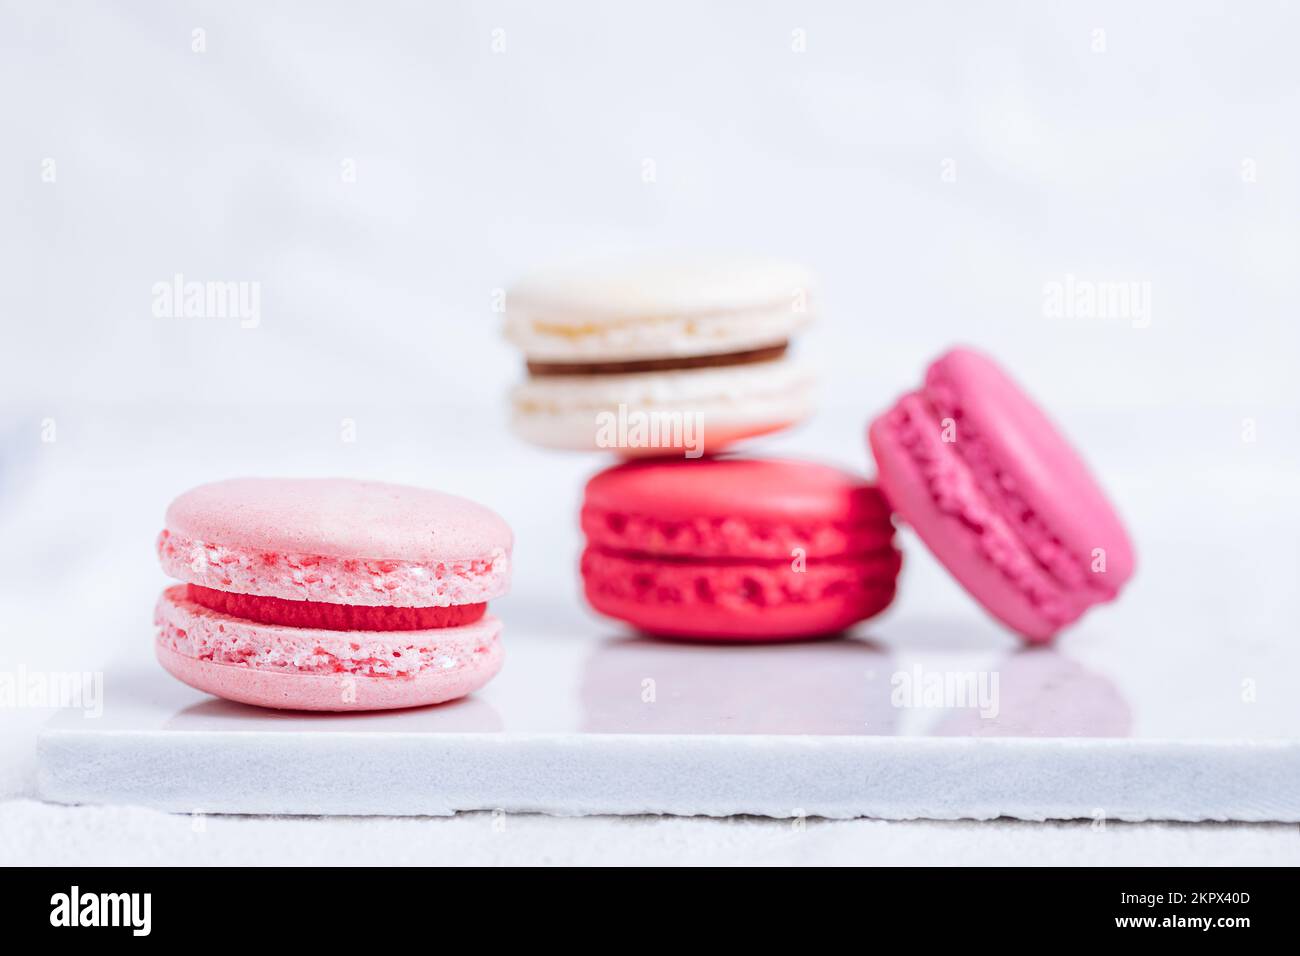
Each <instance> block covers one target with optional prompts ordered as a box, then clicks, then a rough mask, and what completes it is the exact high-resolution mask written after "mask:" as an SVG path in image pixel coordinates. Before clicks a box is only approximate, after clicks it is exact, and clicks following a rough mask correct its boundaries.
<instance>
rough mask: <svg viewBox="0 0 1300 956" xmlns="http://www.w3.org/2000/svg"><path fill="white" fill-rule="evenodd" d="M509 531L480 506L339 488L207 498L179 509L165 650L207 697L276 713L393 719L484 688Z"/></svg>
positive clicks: (173, 524)
mask: <svg viewBox="0 0 1300 956" xmlns="http://www.w3.org/2000/svg"><path fill="white" fill-rule="evenodd" d="M512 543H513V539H512V535H511V532H510V529H509V527H507V526H506V524H505V522H504V521H502V520H501V518H500V517H499V516H497V515H496V514H495V513H494V512H492V511H490V510H488V509H487V508H484V507H483V506H482V505H479V504H476V503H474V502H472V501H468V500H466V499H464V498H458V497H455V496H453V495H447V494H442V493H439V492H436V491H429V490H425V489H421V488H411V487H406V486H403V485H391V484H384V483H380V482H369V481H349V480H342V479H301V480H288V479H260V478H244V479H235V480H231V481H220V482H215V483H213V484H207V485H200V486H199V487H197V488H194V489H192V490H191V491H188V492H186V493H185V494H183V495H181V496H180V497H179V498H177V499H176V500H175V501H173V502H172V504H171V506H170V507H169V508H168V509H167V515H166V520H165V527H164V529H163V531H162V533H161V534H160V535H159V537H158V557H159V559H160V561H161V562H162V567H163V570H164V571H166V572H167V573H168V574H170V575H171V576H172V577H174V578H177V579H179V580H180V581H182V582H184V583H182V584H180V585H176V586H173V587H169V588H167V589H166V590H165V591H164V592H163V594H162V597H161V598H160V599H159V601H158V605H157V609H156V611H155V622H156V624H157V627H158V633H157V641H156V646H155V650H156V653H157V656H158V660H159V661H160V662H161V663H162V665H163V667H164V668H166V669H167V670H168V671H169V672H170V673H171V674H173V675H174V676H175V677H177V678H179V679H180V680H182V681H184V682H185V683H187V684H189V685H191V686H192V687H196V688H198V689H199V690H203V691H207V692H208V693H211V694H215V695H217V696H219V697H225V698H228V699H230V700H235V701H241V702H244V703H250V704H258V705H261V706H264V707H280V708H293V709H301V710H334V711H340V710H384V709H390V708H397V707H412V706H418V705H422V704H432V703H438V702H441V701H445V700H451V699H453V698H456V697H462V696H464V695H465V694H468V693H470V692H471V691H473V690H476V689H478V688H479V687H482V686H483V685H484V684H486V683H487V682H488V681H489V680H490V679H491V678H492V676H493V675H494V674H495V673H496V672H497V670H498V669H499V668H500V666H501V657H502V655H501V645H500V635H501V623H500V621H498V620H497V619H496V618H495V617H492V616H491V615H489V614H488V613H487V602H488V601H489V600H492V599H493V598H496V597H499V596H501V595H503V594H505V592H506V590H507V588H508V586H509V581H510V551H511V546H512Z"/></svg>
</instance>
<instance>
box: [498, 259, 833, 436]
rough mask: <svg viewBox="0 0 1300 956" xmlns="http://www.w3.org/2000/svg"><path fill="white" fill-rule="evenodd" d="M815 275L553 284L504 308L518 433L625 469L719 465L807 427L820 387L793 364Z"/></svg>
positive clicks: (779, 272) (563, 278)
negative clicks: (707, 460)
mask: <svg viewBox="0 0 1300 956" xmlns="http://www.w3.org/2000/svg"><path fill="white" fill-rule="evenodd" d="M812 310H813V291H812V279H811V276H810V275H809V274H808V273H807V272H806V271H805V270H804V269H803V268H802V267H800V266H796V265H792V264H789V263H783V262H773V261H765V260H726V261H692V262H681V263H643V264H640V265H633V266H627V267H622V268H617V269H606V270H589V269H588V270H579V271H554V272H546V273H539V274H536V275H533V276H530V277H528V278H525V279H523V280H522V281H520V282H519V283H517V284H516V285H515V286H514V287H513V288H511V289H510V290H509V292H508V293H507V296H506V336H507V337H508V338H509V339H510V340H511V341H512V342H514V343H515V344H516V345H517V346H518V347H519V348H520V349H521V350H522V351H523V353H524V357H525V359H526V362H527V369H528V377H527V380H526V381H525V382H524V383H523V384H521V385H520V386H518V387H517V388H516V389H515V391H514V393H513V406H514V412H513V421H514V429H515V431H516V432H517V433H518V434H519V435H520V436H521V437H523V438H525V439H527V440H529V441H532V442H534V443H535V444H538V445H542V446H546V447H551V448H564V449H573V450H595V449H610V450H614V451H616V452H618V453H619V454H622V455H625V456H637V455H664V454H673V453H678V454H680V453H683V452H685V453H687V454H689V455H691V456H693V457H698V455H699V454H702V453H704V452H706V451H707V452H709V453H712V452H717V451H720V450H722V449H723V448H726V447H727V446H729V445H732V444H734V443H735V442H737V441H739V440H741V439H743V438H746V437H749V436H753V435H760V434H763V433H766V432H772V431H776V430H778V429H781V428H784V427H786V426H788V425H790V424H792V423H794V422H797V421H799V420H801V419H803V418H804V417H806V416H807V415H808V413H809V411H810V410H811V407H812V385H813V379H812V376H811V375H810V374H809V373H808V372H807V370H805V369H804V368H802V367H800V366H799V365H798V364H796V363H795V362H794V361H793V360H792V359H791V358H790V357H789V355H788V354H787V352H788V348H789V344H790V339H791V337H792V336H793V335H794V334H795V333H796V332H797V331H799V330H800V329H802V328H803V327H804V326H805V325H807V324H808V323H809V322H810V321H811V320H812V317H813V311H812Z"/></svg>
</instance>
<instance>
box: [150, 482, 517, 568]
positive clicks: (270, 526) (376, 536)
mask: <svg viewBox="0 0 1300 956" xmlns="http://www.w3.org/2000/svg"><path fill="white" fill-rule="evenodd" d="M166 530H167V531H168V532H169V533H171V534H176V535H181V536H184V537H188V538H192V539H196V540H199V541H203V542H206V543H208V544H216V545H221V546H223V547H227V548H241V549H249V550H257V551H267V552H281V553H291V554H306V555H320V556H322V557H333V558H358V559H371V560H381V561H383V560H388V561H405V562H412V563H420V564H429V563H437V562H457V561H467V560H478V559H482V558H485V557H490V556H491V555H493V554H494V553H509V551H510V548H511V546H512V544H513V535H512V534H511V531H510V528H509V526H508V525H507V524H506V523H505V521H503V520H502V519H501V517H500V516H499V515H497V514H496V513H495V512H494V511H492V510H490V509H488V508H485V507H484V506H482V505H480V504H477V503H476V502H473V501H470V500H468V499H466V498H460V497H457V496H455V495H449V494H444V493H442V492H438V491H431V490H429V489H425V488H414V487H409V486H406V485H395V484H388V483H386V482H378V481H355V480H350V479H342V478H297V479H285V478H234V479H230V480H228V481H218V482H213V483H211V484H206V485H200V486H198V487H197V488H193V489H191V490H190V491H187V492H185V493H184V494H182V495H181V496H180V497H178V498H177V499H176V500H175V501H173V502H172V503H171V505H170V506H169V507H168V509H167V515H166Z"/></svg>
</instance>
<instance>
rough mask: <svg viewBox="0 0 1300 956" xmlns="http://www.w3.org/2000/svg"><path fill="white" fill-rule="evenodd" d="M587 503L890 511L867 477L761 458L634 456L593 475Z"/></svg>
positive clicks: (839, 517)
mask: <svg viewBox="0 0 1300 956" xmlns="http://www.w3.org/2000/svg"><path fill="white" fill-rule="evenodd" d="M586 504H587V505H589V506H591V507H596V508H602V509H606V510H612V511H618V510H635V511H639V512H648V513H653V514H655V515H658V516H659V517H662V518H693V517H699V516H706V517H731V518H746V519H756V520H761V519H781V520H819V521H831V522H844V523H854V522H858V521H861V520H866V519H874V520H879V519H880V518H883V517H885V516H886V515H887V514H888V512H887V510H886V508H885V505H884V502H883V500H882V499H881V497H880V495H879V494H878V493H877V492H876V491H875V489H874V488H872V487H871V486H870V485H869V484H867V482H865V481H863V480H862V479H860V478H858V477H856V476H855V475H851V474H849V473H848V472H845V471H841V470H840V469H838V468H832V467H830V466H828V465H822V464H817V463H815V462H807V461H786V460H782V459H758V458H725V457H724V458H701V459H698V460H694V461H677V460H672V461H646V462H631V463H629V464H625V465H620V466H619V467H617V468H610V469H607V470H605V471H602V472H601V473H600V474H598V475H596V476H595V477H593V478H592V479H591V480H590V481H589V482H587V494H586Z"/></svg>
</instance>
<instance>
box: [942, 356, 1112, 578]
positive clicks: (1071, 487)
mask: <svg viewBox="0 0 1300 956" xmlns="http://www.w3.org/2000/svg"><path fill="white" fill-rule="evenodd" d="M922 393H923V395H924V397H925V398H926V400H928V401H929V403H930V404H931V406H932V407H933V408H934V411H935V413H936V415H937V416H938V417H939V419H940V420H941V421H942V420H943V419H945V418H951V419H952V420H953V422H954V424H955V431H956V441H955V442H954V448H955V449H956V450H957V451H958V452H959V453H960V454H961V456H962V458H963V460H964V461H965V462H966V464H967V465H968V466H969V467H970V469H971V471H972V474H973V476H974V478H975V480H976V481H977V482H978V484H979V485H980V487H981V488H982V489H983V490H984V492H985V494H986V495H988V496H989V498H990V500H991V501H993V502H994V503H995V504H996V505H997V506H998V508H999V510H1000V511H1001V512H1002V513H1003V514H1005V515H1008V516H1009V517H1010V518H1013V519H1014V520H1015V523H1016V526H1017V527H1018V528H1019V529H1020V534H1021V537H1022V539H1023V540H1024V542H1025V544H1026V545H1027V546H1028V548H1029V549H1030V551H1031V552H1033V554H1034V556H1035V557H1036V558H1037V559H1038V560H1039V562H1041V563H1042V564H1043V565H1044V567H1046V568H1048V569H1049V570H1050V571H1051V572H1052V573H1053V574H1054V576H1056V577H1057V578H1058V579H1062V580H1064V581H1074V582H1076V583H1078V584H1083V585H1086V586H1088V587H1090V588H1095V589H1097V590H1099V591H1101V592H1103V593H1105V594H1107V595H1111V596H1113V595H1114V594H1115V593H1117V592H1118V591H1119V589H1120V587H1122V586H1123V584H1124V583H1125V582H1126V581H1127V580H1128V579H1129V578H1130V577H1131V576H1132V574H1133V568H1134V554H1133V546H1132V543H1131V542H1130V540H1129V537H1128V534H1127V533H1126V532H1125V530H1124V525H1123V523H1122V522H1121V520H1120V518H1119V516H1118V515H1117V514H1116V513H1115V510H1114V509H1113V508H1112V506H1111V504H1110V502H1109V501H1108V500H1107V498H1106V495H1105V493H1104V492H1103V491H1102V490H1101V488H1100V486H1099V485H1098V484H1097V482H1096V480H1095V479H1094V478H1093V476H1092V474H1091V473H1090V472H1089V470H1088V467H1087V465H1085V464H1084V462H1083V460H1082V458H1080V456H1079V454H1078V453H1077V452H1076V451H1075V449H1074V448H1073V447H1072V446H1071V445H1070V443H1069V442H1068V441H1067V440H1066V439H1065V437H1064V436H1063V435H1062V433H1061V432H1060V431H1059V430H1058V429H1057V428H1056V427H1055V426H1054V425H1053V424H1052V422H1051V421H1050V420H1049V419H1048V418H1047V416H1046V415H1045V414H1044V413H1043V412H1042V411H1041V410H1040V409H1039V407H1038V406H1037V405H1036V404H1035V403H1034V402H1033V401H1032V400H1031V399H1029V397H1028V396H1027V395H1026V394H1025V393H1024V392H1023V391H1022V390H1021V389H1020V387H1019V386H1018V385H1017V384H1016V383H1015V382H1014V381H1012V379H1011V378H1010V377H1009V376H1008V375H1007V374H1006V373H1005V372H1004V371H1003V370H1002V369H1001V368H1000V367H999V366H998V365H997V364H996V363H995V362H993V361H992V360H991V359H989V358H987V357H986V356H984V355H981V354H980V353H978V352H975V351H973V350H970V349H960V348H959V349H953V350H952V351H950V352H948V353H946V354H945V355H943V356H941V357H940V358H939V359H937V360H936V361H935V362H933V363H932V364H931V366H930V368H929V369H928V371H927V373H926V379H925V386H924V388H923V390H922ZM1098 549H1100V550H1098ZM1103 553H1104V559H1105V573H1092V565H1093V563H1094V561H1096V560H1097V558H1099V557H1101V555H1102V554H1103Z"/></svg>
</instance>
